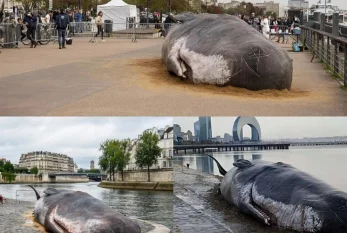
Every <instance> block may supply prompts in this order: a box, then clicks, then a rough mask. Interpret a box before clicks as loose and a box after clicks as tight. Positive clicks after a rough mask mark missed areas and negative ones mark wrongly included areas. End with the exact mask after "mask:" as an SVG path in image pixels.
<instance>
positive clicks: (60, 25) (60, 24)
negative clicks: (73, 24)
mask: <svg viewBox="0 0 347 233" xmlns="http://www.w3.org/2000/svg"><path fill="white" fill-rule="evenodd" d="M69 23H70V21H69V16H68V15H67V14H65V11H64V9H61V10H60V14H59V15H57V16H56V22H55V25H56V27H57V29H58V41H59V49H61V48H63V49H65V48H66V47H65V42H66V28H67V27H68V25H69Z"/></svg>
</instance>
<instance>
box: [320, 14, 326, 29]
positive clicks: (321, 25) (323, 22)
mask: <svg viewBox="0 0 347 233" xmlns="http://www.w3.org/2000/svg"><path fill="white" fill-rule="evenodd" d="M319 30H321V31H323V32H325V14H321V15H320V29H319Z"/></svg>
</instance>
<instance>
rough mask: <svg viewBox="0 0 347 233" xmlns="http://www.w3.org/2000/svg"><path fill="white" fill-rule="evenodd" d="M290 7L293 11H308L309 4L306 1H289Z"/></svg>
mask: <svg viewBox="0 0 347 233" xmlns="http://www.w3.org/2000/svg"><path fill="white" fill-rule="evenodd" d="M288 7H289V8H293V9H308V8H310V6H309V2H308V1H305V0H289V1H288Z"/></svg>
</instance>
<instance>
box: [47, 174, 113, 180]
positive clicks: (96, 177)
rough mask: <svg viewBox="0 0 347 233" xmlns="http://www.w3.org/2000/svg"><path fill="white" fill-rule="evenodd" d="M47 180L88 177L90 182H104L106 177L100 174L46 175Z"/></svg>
mask: <svg viewBox="0 0 347 233" xmlns="http://www.w3.org/2000/svg"><path fill="white" fill-rule="evenodd" d="M48 177H49V178H53V179H56V177H88V178H89V180H92V181H102V180H106V178H107V175H106V174H102V173H48Z"/></svg>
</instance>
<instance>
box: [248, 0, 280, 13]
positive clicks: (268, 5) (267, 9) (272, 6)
mask: <svg viewBox="0 0 347 233" xmlns="http://www.w3.org/2000/svg"><path fill="white" fill-rule="evenodd" d="M253 6H254V7H258V8H260V9H262V10H263V12H264V14H267V13H275V14H276V15H277V16H281V15H280V4H279V3H275V2H274V1H269V2H263V3H255V4H254V5H253Z"/></svg>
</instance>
